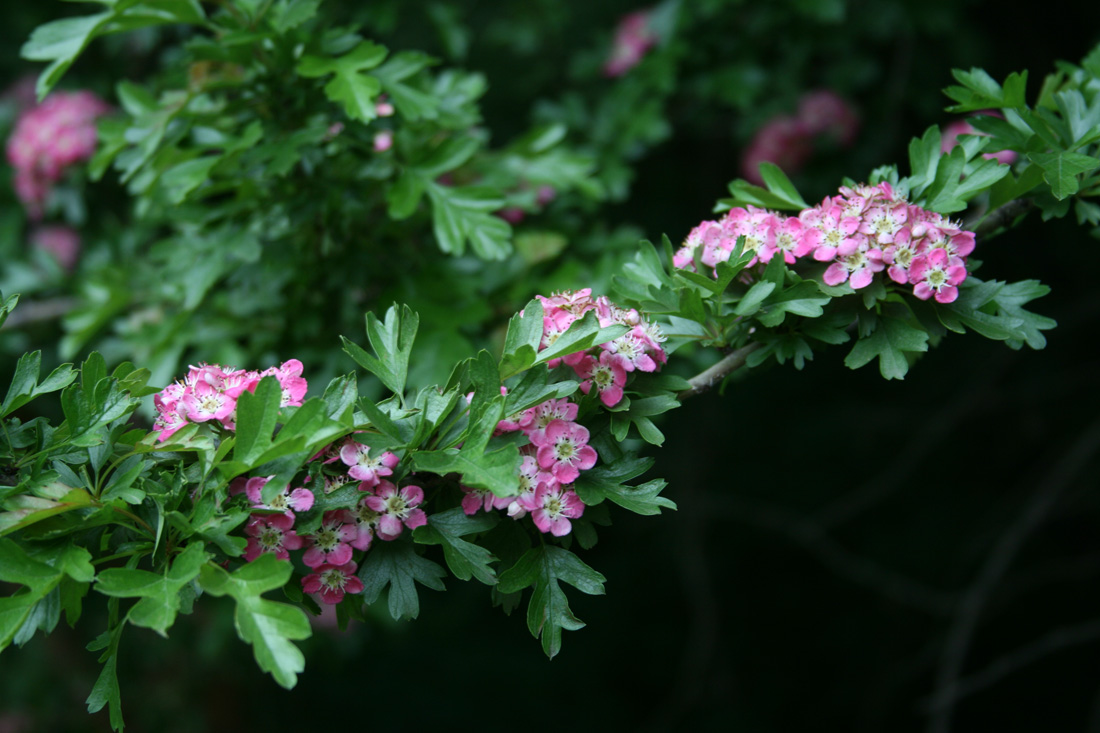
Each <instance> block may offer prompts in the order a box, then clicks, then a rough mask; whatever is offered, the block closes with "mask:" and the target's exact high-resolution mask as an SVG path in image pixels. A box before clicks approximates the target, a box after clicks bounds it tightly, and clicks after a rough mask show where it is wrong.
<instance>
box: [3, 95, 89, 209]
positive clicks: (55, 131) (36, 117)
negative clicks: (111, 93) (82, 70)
mask: <svg viewBox="0 0 1100 733" xmlns="http://www.w3.org/2000/svg"><path fill="white" fill-rule="evenodd" d="M109 110H110V107H109V106H108V105H107V103H106V102H104V101H103V100H101V99H100V98H99V97H97V96H96V95H94V94H92V93H91V92H87V91H79V92H55V93H54V94H52V95H50V96H49V97H47V98H46V99H45V100H44V101H43V102H42V104H39V105H37V106H35V107H31V108H29V109H27V110H26V111H25V112H23V114H22V115H20V117H19V119H18V121H17V122H16V123H15V130H14V131H13V132H12V135H11V137H10V138H8V144H7V157H8V162H9V163H11V165H12V167H13V168H14V169H15V181H14V186H15V193H16V195H17V196H18V197H19V200H20V201H22V202H23V205H24V206H25V207H26V209H27V213H28V214H29V215H30V217H31V218H32V219H39V218H41V216H42V210H43V207H44V206H45V203H46V199H47V198H48V197H49V194H50V189H51V188H52V186H53V184H54V183H56V182H57V181H59V180H61V177H62V175H64V173H65V169H67V168H68V167H69V166H71V165H73V164H74V163H78V162H80V161H82V160H87V159H88V158H90V157H91V155H92V153H93V152H94V151H95V144H96V129H95V120H96V118H97V117H99V116H100V115H103V114H106V113H107V112H108V111H109Z"/></svg>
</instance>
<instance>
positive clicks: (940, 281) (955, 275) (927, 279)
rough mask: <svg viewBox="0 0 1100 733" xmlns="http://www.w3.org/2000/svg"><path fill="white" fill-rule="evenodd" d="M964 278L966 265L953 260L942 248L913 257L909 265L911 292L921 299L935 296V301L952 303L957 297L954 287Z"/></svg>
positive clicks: (957, 293) (957, 291)
mask: <svg viewBox="0 0 1100 733" xmlns="http://www.w3.org/2000/svg"><path fill="white" fill-rule="evenodd" d="M965 279H966V267H965V266H963V265H962V264H961V261H959V260H955V261H954V262H953V261H952V259H951V258H950V257H948V254H947V252H945V251H944V250H942V249H933V250H930V251H929V252H928V254H926V255H920V256H919V257H915V258H913V264H912V265H911V266H910V267H909V282H910V283H912V284H913V294H914V295H916V296H917V297H918V298H920V299H921V300H928V299H929V298H931V297H932V296H935V298H936V302H937V303H953V302H954V301H955V299H956V298H958V297H959V289H958V287H956V286H957V285H958V284H959V283H961V282H962V281H963V280H965Z"/></svg>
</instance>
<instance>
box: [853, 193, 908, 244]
mask: <svg viewBox="0 0 1100 733" xmlns="http://www.w3.org/2000/svg"><path fill="white" fill-rule="evenodd" d="M908 221H909V206H908V205H907V204H906V203H905V202H904V201H899V202H883V203H881V204H880V205H877V206H873V207H871V208H869V209H868V210H867V211H865V212H863V216H862V223H861V224H860V226H859V231H860V233H861V234H864V235H866V236H867V237H868V238H870V239H871V240H872V241H873V242H875V243H877V244H881V245H887V244H890V243H891V242H893V241H894V235H895V234H897V233H898V232H899V231H900V230H901V228H902V227H903V226H905V224H906V222H908Z"/></svg>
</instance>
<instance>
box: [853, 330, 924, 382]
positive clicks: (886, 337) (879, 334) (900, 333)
mask: <svg viewBox="0 0 1100 733" xmlns="http://www.w3.org/2000/svg"><path fill="white" fill-rule="evenodd" d="M927 350H928V333H927V332H925V331H922V330H921V329H919V328H916V327H914V326H911V325H910V324H909V323H907V322H906V321H903V320H901V319H899V318H892V317H889V316H885V315H884V316H881V317H879V319H878V324H877V326H876V327H875V330H874V331H873V332H872V333H871V334H870V335H869V336H867V337H865V338H860V340H859V341H857V342H856V343H855V346H853V347H852V351H851V352H850V353H849V354H848V356H847V357H846V358H845V359H844V364H845V365H846V366H847V367H848V368H849V369H858V368H859V367H861V366H864V365H865V364H867V363H868V362H870V361H871V360H872V359H875V358H878V360H879V371H880V372H881V373H882V376H883V377H885V378H886V379H904V378H905V374H906V373H907V372H908V371H909V360H908V358H907V357H906V354H907V353H918V352H922V351H927Z"/></svg>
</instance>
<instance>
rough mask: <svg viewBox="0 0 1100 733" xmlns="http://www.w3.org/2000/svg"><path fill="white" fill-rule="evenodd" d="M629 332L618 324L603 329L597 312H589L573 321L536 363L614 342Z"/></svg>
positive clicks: (539, 356) (540, 353)
mask: <svg viewBox="0 0 1100 733" xmlns="http://www.w3.org/2000/svg"><path fill="white" fill-rule="evenodd" d="M629 330H630V329H629V328H627V327H626V326H621V325H618V324H616V325H613V326H608V327H606V328H601V327H600V322H599V319H598V318H597V317H596V312H595V311H588V312H587V313H585V314H584V316H583V317H582V318H580V319H578V320H576V321H573V323H571V324H570V325H569V328H568V329H566V331H565V333H563V334H561V335H560V336H558V337H557V339H556V340H555V341H553V342H552V343H551V344H550V345H549V346H547V347H546V348H545V349H543V350H542V351H540V352H539V354H538V358H537V359H536V360H535V363H536V364H545V363H546V362H548V361H550V360H551V359H556V358H558V357H559V356H565V355H567V354H572V353H574V352H577V351H584V350H586V349H590V348H592V347H593V346H595V345H596V344H603V343H607V342H608V341H614V340H615V339H617V338H619V337H620V336H622V335H623V334H624V333H626V332H627V331H629Z"/></svg>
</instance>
